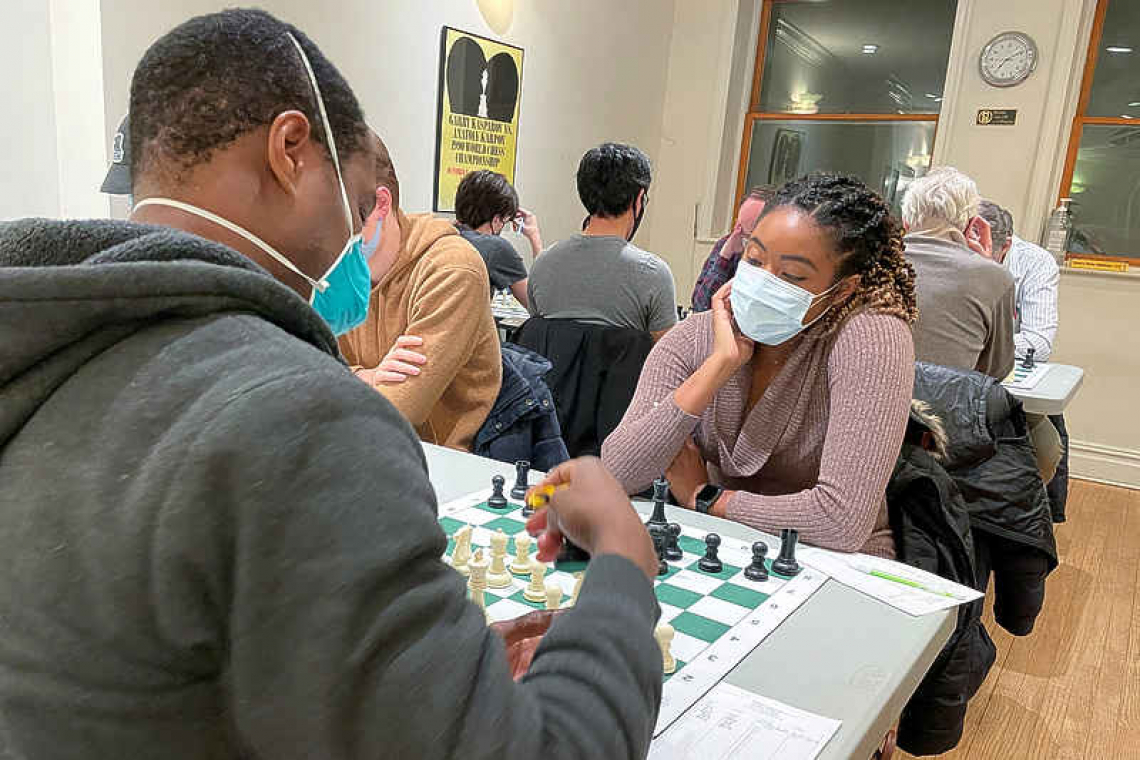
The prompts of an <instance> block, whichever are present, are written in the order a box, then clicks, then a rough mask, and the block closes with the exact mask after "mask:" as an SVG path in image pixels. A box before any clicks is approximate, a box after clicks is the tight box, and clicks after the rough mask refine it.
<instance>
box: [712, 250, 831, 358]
mask: <svg viewBox="0 0 1140 760" xmlns="http://www.w3.org/2000/svg"><path fill="white" fill-rule="evenodd" d="M839 285H840V283H838V282H837V283H835V284H834V285H832V286H831V287H830V288H828V289H827V290H825V291H823V292H822V293H819V294H818V295H815V294H812V293H811V292H809V291H807V290H804V289H803V288H801V287H799V286H798V285H793V284H792V283H790V282H786V281H785V280H781V279H780V278H779V277H777V276H776V275H774V274H772V273H771V272H769V271H768V270H767V269H763V268H761V267H758V266H756V265H755V264H751V263H749V262H748V261H747V260H745V259H741V260H740V265H739V266H738V267H737V269H736V278H735V279H734V280H733V281H732V295H731V296H730V297H729V298H730V301H731V303H732V316H733V318H734V319H735V320H736V324H737V326H738V327H739V328H740V331H741V332H742V333H744V334H745V335H746V336H748V337H749V338H751V339H752V340H754V341H756V342H757V343H763V344H764V345H765V346H778V345H780V344H781V343H784V342H786V341H788V340H791V339H792V338H794V337H795V336H797V335H799V334H800V333H801V332H803V331H804V330H806V329H807V328H808V327H811V326H812V325H813V324H815V323H816V322H818V321H819V320H820V318H821V317H823V315H824V314H826V313H827V311H828V309H830V308H831V307H830V306H829V307H828V309H824V310H823V312H822V313H821V314H820V315H819V316H818V317H816V318H815V319H813V320H812V321H811V322H809V323H808V324H806V325H805V324H804V316H805V315H807V313H808V310H809V309H811V305H812V302H813V301H814V300H815V299H816V298H818V297H819V296H824V295H827V294H828V293H830V292H831V291H833V290H835V289H836V288H837V287H839Z"/></svg>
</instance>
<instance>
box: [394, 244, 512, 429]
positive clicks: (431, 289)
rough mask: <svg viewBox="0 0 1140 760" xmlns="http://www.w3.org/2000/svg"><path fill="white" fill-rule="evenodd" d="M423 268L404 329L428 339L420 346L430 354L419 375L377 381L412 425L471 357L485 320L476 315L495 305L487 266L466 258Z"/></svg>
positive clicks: (423, 417)
mask: <svg viewBox="0 0 1140 760" xmlns="http://www.w3.org/2000/svg"><path fill="white" fill-rule="evenodd" d="M425 269H426V271H425V274H424V276H423V277H422V278H420V279H419V281H417V282H414V283H413V284H412V285H411V287H412V288H413V292H412V295H411V302H410V305H409V307H408V326H407V328H406V329H405V330H404V334H405V335H417V336H419V337H421V338H423V339H424V344H423V346H422V347H420V348H417V349H416V351H418V352H419V353H421V354H423V355H424V356H426V357H427V362H426V363H425V364H424V366H423V371H422V372H421V373H420V374H419V375H417V376H415V377H409V378H408V379H407V380H405V381H404V382H402V383H400V384H398V385H379V386H377V387H376V389H377V390H378V391H380V393H382V394H383V395H384V397H385V398H387V399H388V400H389V401H391V402H392V404H393V406H395V407H396V408H397V409H399V410H400V413H401V414H403V415H404V417H405V418H406V419H407V420H408V421H409V422H411V423H412V425H413V426H414V427H419V426H420V425H422V424H424V422H425V421H426V420H427V418H428V415H430V414H431V411H432V409H434V408H435V405H436V404H437V403H438V402H439V399H440V397H442V396H443V394H444V391H446V390H447V388H448V386H449V385H451V383H452V381H454V380H455V376H456V374H458V372H459V370H460V369H462V368H463V365H464V364H466V363H467V360H468V359H469V358H470V356H471V352H472V351H473V350H474V347H475V345H476V343H477V341H476V338H477V337H478V334H479V331H480V330H481V329H482V326H483V320H481V319H479V318H478V317H477V316H476V315H478V314H479V310H480V309H490V308H491V307H490V303H489V301H488V300H487V273H486V270H482V271H481V270H479V269H477V268H474V267H469V266H467V265H465V264H445V265H442V266H438V267H429V268H425Z"/></svg>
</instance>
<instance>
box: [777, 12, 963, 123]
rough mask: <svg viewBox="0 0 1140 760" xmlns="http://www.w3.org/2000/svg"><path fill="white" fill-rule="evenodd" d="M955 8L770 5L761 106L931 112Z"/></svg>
mask: <svg viewBox="0 0 1140 760" xmlns="http://www.w3.org/2000/svg"><path fill="white" fill-rule="evenodd" d="M902 5H905V6H906V8H905V11H903V10H901V8H900V7H901V6H902ZM957 6H958V3H957V0H907V1H906V2H905V3H903V2H901V1H900V0H813V2H794V3H788V2H779V3H773V4H772V16H771V21H770V23H769V26H768V40H767V42H766V43H765V44H766V45H767V53H766V54H765V58H764V81H763V84H762V87H761V97H760V110H761V111H767V112H778V113H804V114H810V113H874V114H881V113H938V112H939V111H940V110H941V108H942V106H941V97H942V85H943V84H944V82H945V81H946V63H947V61H948V60H949V58H950V37H951V35H952V34H953V32H954V15H955V13H956V11H957ZM864 51H867V52H864Z"/></svg>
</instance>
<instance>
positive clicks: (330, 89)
mask: <svg viewBox="0 0 1140 760" xmlns="http://www.w3.org/2000/svg"><path fill="white" fill-rule="evenodd" d="M289 33H291V34H292V35H293V36H294V37H295V38H296V39H297V42H299V43H300V45H301V47H302V49H304V51H305V55H307V56H308V58H309V62H310V64H311V65H312V67H313V73H314V75H315V76H316V78H317V83H318V84H319V85H320V88H321V95H322V96H323V97H324V101H325V108H326V110H327V113H328V117H329V122H330V124H331V128H332V133H333V136H334V138H335V139H336V144H337V150H338V152H339V153H340V157H341V160H342V161H343V160H345V159H346V158H348V157H350V156H352V155H353V154H355V153H357V152H358V151H360V150H362V149H363V148H364V146H365V145H366V143H365V139H366V137H367V134H368V128H367V126H366V125H365V123H364V113H363V111H362V110H361V108H360V104H359V103H358V102H357V100H356V96H355V95H354V94H353V92H352V89H351V88H350V87H349V86H348V83H347V82H346V81H345V80H344V77H342V76H341V75H340V72H339V71H337V70H336V67H335V66H333V65H332V63H330V62H329V60H328V59H327V58H325V56H324V55H323V54H322V53H321V51H320V49H319V48H318V47H317V46H316V45H315V44H314V43H313V41H312V40H310V39H309V38H308V37H306V36H305V35H304V34H303V33H302V32H300V31H299V30H298V29H297V28H296V27H294V26H292V25H291V24H286V23H284V22H282V21H279V20H278V19H276V18H274V17H273V16H271V15H270V14H268V13H266V12H265V11H260V10H252V9H234V10H226V11H222V12H220V13H211V14H208V15H205V16H198V17H196V18H192V19H190V20H189V21H186V22H184V23H182V24H179V25H178V26H176V27H175V28H174V29H172V30H170V31H169V32H167V33H166V34H164V35H163V36H162V37H160V38H159V39H158V40H157V41H156V42H155V43H154V44H153V45H151V46H150V48H149V49H148V50H147V51H146V53H144V54H143V57H142V60H141V61H139V65H138V67H137V68H136V69H135V74H134V78H133V79H132V80H131V102H130V114H131V138H130V139H131V146H132V147H133V148H134V150H133V151H132V155H131V176H132V178H134V180H135V181H137V180H138V178H139V177H140V176H141V175H142V174H143V173H145V172H146V171H147V170H148V168H149V166H150V165H151V164H152V163H154V164H156V165H159V166H162V167H164V169H166V170H169V171H173V172H174V173H175V176H177V175H179V174H181V173H182V172H185V171H187V170H190V169H193V168H194V167H195V166H198V165H200V164H203V163H205V162H207V161H209V160H210V159H211V158H212V157H213V154H214V152H215V151H217V150H219V149H222V148H224V147H226V146H228V145H229V144H230V143H232V142H233V141H234V140H236V139H238V138H239V137H241V136H243V135H245V134H247V133H248V132H251V131H252V130H254V129H257V128H258V127H261V126H265V125H268V124H270V123H272V121H273V119H274V118H276V117H277V115H278V114H280V113H282V112H283V111H288V110H297V111H300V112H302V113H304V114H305V116H306V117H308V119H309V123H310V125H311V136H312V138H313V139H314V140H315V141H316V142H317V143H319V144H321V145H325V143H326V142H327V140H326V139H325V132H324V127H323V125H322V124H321V116H320V111H319V109H318V106H317V103H316V98H315V97H314V93H313V89H312V86H311V85H310V83H309V77H308V75H307V73H306V71H305V66H304V64H303V63H302V62H301V57H300V55H299V54H298V53H297V49H296V47H295V46H294V45H293V43H292V41H290V40H289V38H288V37H287V36H286V35H287V34H289ZM325 147H326V149H327V147H328V146H325Z"/></svg>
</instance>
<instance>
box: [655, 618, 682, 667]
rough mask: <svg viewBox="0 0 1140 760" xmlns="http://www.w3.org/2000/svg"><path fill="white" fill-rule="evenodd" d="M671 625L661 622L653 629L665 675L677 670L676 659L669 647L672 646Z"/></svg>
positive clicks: (672, 632)
mask: <svg viewBox="0 0 1140 760" xmlns="http://www.w3.org/2000/svg"><path fill="white" fill-rule="evenodd" d="M673 634H674V631H673V626H671V625H669V624H668V623H662V624H661V625H659V626H657V629H656V630H654V631H653V637H654V638H656V639H657V646H659V647H661V666H662V669H663V671H664V673H665V675H671V674H672V673H674V672H675V671H676V670H677V661H676V660H675V659H674V658H673V653H672V652H671V651H669V650H670V648H671V647H672V646H673Z"/></svg>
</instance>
